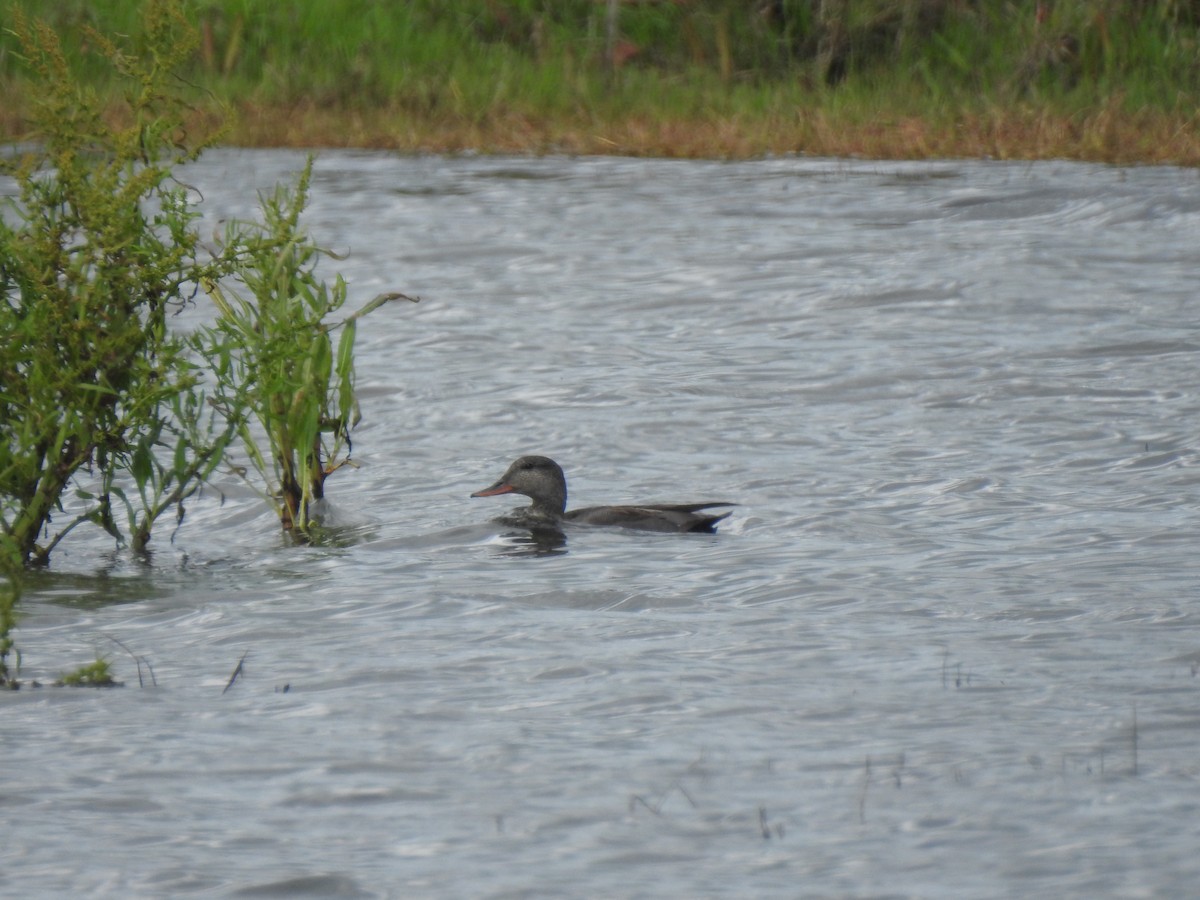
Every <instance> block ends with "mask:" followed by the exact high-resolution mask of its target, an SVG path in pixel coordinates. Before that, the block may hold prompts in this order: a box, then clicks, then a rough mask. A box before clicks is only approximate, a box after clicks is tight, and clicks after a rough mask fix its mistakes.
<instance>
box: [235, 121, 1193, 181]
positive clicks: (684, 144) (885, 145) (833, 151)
mask: <svg viewBox="0 0 1200 900" xmlns="http://www.w3.org/2000/svg"><path fill="white" fill-rule="evenodd" d="M221 143H222V144H225V145H229V146H235V147H246V148H254V147H262V148H266V147H292V148H301V147H304V148H313V149H322V148H326V149H331V148H339V149H364V150H394V151H397V152H402V153H445V154H453V153H468V152H470V153H481V154H485V155H491V154H497V155H498V154H529V155H547V154H565V155H581V156H591V155H600V156H634V157H638V156H644V157H654V158H667V159H670V158H676V159H755V158H760V157H764V156H784V155H802V156H818V157H830V158H839V157H840V158H854V159H880V160H889V159H890V160H900V159H903V160H917V159H930V160H932V159H998V160H1022V161H1034V160H1051V159H1063V160H1072V161H1078V162H1093V163H1106V164H1110V165H1171V166H1180V167H1184V168H1196V167H1200V123H1197V122H1195V121H1191V120H1187V119H1183V118H1180V117H1175V116H1169V115H1166V114H1163V113H1158V112H1145V113H1140V114H1129V113H1124V112H1121V111H1118V110H1116V109H1101V110H1097V111H1092V112H1088V113H1077V114H1073V115H1069V114H1063V113H1052V112H1048V111H1045V110H1035V109H995V110H991V111H989V112H987V113H981V114H960V115H958V116H956V117H949V116H947V117H946V118H945V119H940V120H938V121H931V120H930V119H928V118H923V117H920V116H917V115H904V116H899V115H897V116H880V117H878V118H875V119H870V120H867V121H861V117H859V116H838V115H836V114H831V113H829V112H828V111H826V110H821V109H814V110H808V111H798V112H797V113H796V115H795V116H794V118H793V121H789V122H781V121H779V119H778V117H742V116H707V117H701V118H695V119H682V118H681V119H663V118H655V119H651V118H649V117H641V116H624V117H614V118H612V119H609V120H602V121H584V120H583V119H582V117H575V118H544V117H534V116H530V115H524V114H517V113H511V114H507V115H504V114H500V115H489V116H488V117H487V119H486V120H485V121H482V122H478V121H474V122H473V121H461V120H452V119H427V120H419V119H414V118H413V117H412V116H411V115H409V114H407V113H405V112H403V111H401V110H398V109H393V110H388V109H380V110H355V109H327V108H318V107H315V106H294V107H290V108H275V107H272V108H263V107H256V106H250V105H243V106H241V107H240V108H238V109H235V110H233V111H231V113H230V115H229V119H228V128H227V132H226V134H225V136H224V137H223V139H222V141H221Z"/></svg>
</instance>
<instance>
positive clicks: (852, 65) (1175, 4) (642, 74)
mask: <svg viewBox="0 0 1200 900" xmlns="http://www.w3.org/2000/svg"><path fill="white" fill-rule="evenodd" d="M16 5H17V6H19V7H20V8H21V9H22V10H24V11H25V12H27V13H28V14H29V15H32V16H38V17H42V18H45V19H46V20H47V21H49V22H50V23H51V24H52V25H53V26H54V27H55V28H56V29H57V30H58V31H59V33H60V34H62V35H64V38H65V41H66V43H67V46H68V48H69V52H70V54H71V56H72V58H73V59H74V60H75V61H76V64H77V65H79V66H81V67H83V69H84V70H85V71H90V70H89V68H88V67H90V66H93V65H95V66H96V68H95V70H94V71H95V78H94V82H93V83H94V84H95V88H96V90H97V91H99V92H101V93H102V94H103V93H104V92H106V91H107V90H108V85H107V84H106V82H105V78H107V75H105V74H103V69H102V68H101V67H100V66H99V65H98V64H96V63H94V62H93V61H92V60H91V59H90V57H89V54H88V49H89V45H90V40H89V38H88V36H87V33H86V30H85V29H84V28H83V27H82V26H84V25H90V26H92V27H95V28H97V29H99V30H100V31H102V32H109V33H122V34H136V33H137V31H138V27H139V26H138V20H139V10H140V6H141V3H140V2H138V0H112V2H110V3H108V4H104V5H103V8H100V7H101V4H93V3H84V2H78V0H73V2H63V0H58V2H51V0H20V2H18V3H17V4H16ZM185 5H186V8H187V9H188V14H189V18H190V19H191V20H192V21H193V22H194V23H195V26H196V28H197V32H198V37H199V40H198V45H197V49H196V53H195V57H194V60H193V62H192V64H191V67H190V70H189V71H188V73H187V77H188V78H189V79H190V80H191V81H192V82H193V83H194V84H195V85H196V87H197V92H196V97H197V110H196V115H197V116H206V117H207V116H214V115H220V114H222V113H220V112H219V110H221V109H222V108H224V109H225V110H226V111H229V112H231V113H232V115H231V117H230V122H231V129H230V131H229V133H228V138H227V139H228V141H229V142H231V143H236V144H243V145H252V146H266V145H291V146H359V147H388V148H396V149H400V150H409V151H419V150H431V151H457V150H467V149H472V150H480V151H484V152H489V151H513V152H572V153H625V154H651V155H662V156H734V157H744V156H754V155H759V154H763V153H785V152H803V153H810V154H814V155H839V156H841V155H862V156H870V157H880V158H920V157H927V156H992V157H998V158H1026V159H1028V158H1044V157H1066V158H1075V159H1089V160H1104V161H1112V162H1175V163H1182V164H1186V165H1197V164H1200V0H1143V2H1139V3H1128V2H1115V0H1090V2H1085V0H1059V2H1057V3H1037V2H1033V0H1012V2H1001V0H975V2H970V0H659V2H652V0H642V2H629V0H626V2H622V3H614V4H610V3H608V2H607V0H508V2H501V0H410V2H407V3H387V2H383V0H309V2H297V3H291V4H272V3H254V2H250V0H204V2H199V0H192V2H188V3H187V4H185ZM9 8H10V9H11V7H9ZM0 41H2V43H0V91H2V92H3V96H4V98H5V103H4V106H3V111H2V112H0V134H3V135H4V136H6V137H8V138H14V137H19V136H20V135H21V134H22V133H23V130H24V128H25V117H26V113H27V110H26V109H25V107H24V105H23V104H24V102H25V101H24V96H25V92H24V91H23V90H22V86H23V83H24V82H23V79H24V75H23V74H22V69H21V66H20V64H19V61H18V60H17V59H16V58H15V54H14V48H13V45H12V42H11V39H10V37H9V36H7V35H5V36H4V37H3V38H0ZM112 115H113V116H114V117H119V116H120V110H119V108H118V107H116V106H115V105H114V107H113V112H112Z"/></svg>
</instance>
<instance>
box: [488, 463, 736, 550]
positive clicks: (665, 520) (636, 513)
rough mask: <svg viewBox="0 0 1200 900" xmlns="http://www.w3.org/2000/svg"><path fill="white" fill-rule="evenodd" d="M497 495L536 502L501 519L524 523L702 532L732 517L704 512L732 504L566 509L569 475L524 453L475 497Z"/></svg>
mask: <svg viewBox="0 0 1200 900" xmlns="http://www.w3.org/2000/svg"><path fill="white" fill-rule="evenodd" d="M498 494H522V495H524V496H526V497H528V498H529V499H530V500H532V501H533V503H532V504H530V506H528V507H527V508H524V509H517V510H514V511H513V513H512V514H510V515H508V516H505V517H504V518H503V519H502V521H504V522H505V523H507V524H514V525H524V526H531V527H537V526H556V525H557V524H558V523H560V522H570V523H574V524H580V525H616V526H620V527H621V528H636V529H638V530H640V531H698V532H704V533H707V534H715V533H716V530H717V528H716V525H717V523H718V522H720V521H721V520H722V519H724V518H725V517H727V516H728V515H729V513H728V512H723V513H719V514H714V513H706V512H703V510H706V509H711V508H712V507H714V506H736V504H734V503H725V502H716V501H713V502H708V503H649V504H640V503H639V504H637V505H636V506H588V507H584V508H583V509H572V510H570V511H568V510H567V479H566V477H565V476H564V475H563V470H562V468H561V467H560V466H559V464H558V463H556V462H555V461H554V460H552V459H550V458H549V457H545V456H522V457H521V458H520V459H518V460H517V461H516V462H514V463H513V464H512V465H511V466H509V467H508V471H507V472H505V473H504V474H503V475H501V476H500V480H499V481H497V482H496V483H495V484H493V485H492V486H491V487H487V488H484V489H483V490H482V491H476V492H475V493H473V494H472V495H471V496H472V497H495V496H496V495H498Z"/></svg>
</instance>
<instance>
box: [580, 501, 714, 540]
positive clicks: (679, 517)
mask: <svg viewBox="0 0 1200 900" xmlns="http://www.w3.org/2000/svg"><path fill="white" fill-rule="evenodd" d="M718 506H733V504H732V503H719V502H716V503H655V504H649V505H638V506H587V507H584V508H583V509H572V510H570V511H569V512H567V513H566V514H565V515H564V516H563V518H564V519H565V520H566V521H568V522H574V523H576V524H580V525H611V526H615V527H619V528H634V529H637V530H638V531H668V532H699V533H702V534H715V533H716V530H717V528H716V526H717V523H718V522H720V521H721V520H722V519H725V518H727V517H728V516H729V515H730V512H729V511H726V512H723V513H706V512H704V510H706V509H712V508H714V507H718Z"/></svg>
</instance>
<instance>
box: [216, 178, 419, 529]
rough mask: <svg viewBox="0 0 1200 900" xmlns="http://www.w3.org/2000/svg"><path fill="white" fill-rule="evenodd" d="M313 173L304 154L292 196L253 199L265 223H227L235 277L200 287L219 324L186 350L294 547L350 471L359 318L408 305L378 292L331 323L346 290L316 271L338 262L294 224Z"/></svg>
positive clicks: (281, 192)
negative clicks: (332, 487)
mask: <svg viewBox="0 0 1200 900" xmlns="http://www.w3.org/2000/svg"><path fill="white" fill-rule="evenodd" d="M312 166H313V160H312V158H311V157H310V158H309V160H308V162H307V164H306V165H305V167H304V170H303V171H302V172H301V173H300V177H299V180H298V182H297V184H296V187H295V188H294V189H289V188H286V187H278V188H276V189H275V191H274V192H273V193H271V194H265V195H263V196H262V197H261V207H262V222H261V223H245V222H232V223H230V224H229V226H228V227H227V230H226V234H225V238H224V240H223V244H222V246H223V249H224V250H225V251H227V252H234V253H236V255H237V256H238V260H239V262H238V267H237V271H236V275H235V277H234V278H232V279H229V280H228V281H227V282H226V283H224V284H222V283H220V282H218V281H216V280H213V279H208V280H205V282H204V289H205V291H206V292H207V293H208V294H209V296H211V297H212V300H213V302H214V303H215V304H216V306H217V310H218V317H217V321H216V324H215V325H214V326H211V327H207V328H204V329H202V330H201V332H200V333H199V334H198V335H197V336H196V339H195V340H194V341H193V346H194V348H195V349H196V351H197V352H198V353H199V354H200V355H202V356H203V357H204V358H205V359H206V360H207V362H208V366H209V367H210V369H211V370H212V371H213V372H214V373H215V375H216V377H217V387H216V391H217V398H216V400H217V403H218V406H219V408H220V409H222V410H223V411H224V412H225V414H226V416H227V417H228V419H229V420H230V421H233V422H235V423H236V424H237V431H238V435H239V436H240V438H241V442H242V445H243V447H244V449H245V451H246V454H247V456H248V458H249V460H250V468H251V469H252V470H253V472H254V473H255V475H256V476H257V478H256V487H258V489H259V491H260V493H261V494H262V495H263V496H264V497H265V498H266V499H267V500H268V501H269V502H270V503H271V504H272V506H273V507H274V509H275V512H276V514H277V515H278V516H279V520H280V522H281V524H282V525H283V528H284V530H285V531H287V532H289V533H291V534H293V535H294V536H297V537H300V538H306V537H307V536H308V534H309V530H310V526H311V525H312V524H314V519H313V509H314V505H315V504H316V502H317V501H319V500H321V499H322V498H324V496H325V480H326V479H327V478H328V477H329V476H330V475H332V474H333V473H334V472H335V471H337V470H338V469H340V468H342V467H343V466H346V465H353V462H352V460H351V456H350V451H351V441H350V432H351V430H352V429H353V428H354V426H355V425H356V424H357V423H358V420H359V409H358V400H357V398H356V396H355V391H354V339H355V335H356V333H357V322H358V319H359V318H360V317H361V316H363V315H365V314H367V313H368V312H371V311H372V310H374V309H377V308H378V307H380V306H382V305H383V304H384V303H386V302H388V301H389V300H393V299H396V298H401V297H403V298H404V299H409V300H411V299H412V298H410V297H404V295H403V294H394V293H393V294H381V295H380V296H378V297H376V298H375V299H373V300H372V301H370V302H369V303H368V304H366V306H364V307H363V308H361V309H359V310H358V311H356V312H354V313H352V314H350V315H348V316H345V317H344V318H341V319H336V318H334V317H336V316H337V315H338V313H340V311H341V310H342V307H343V306H344V305H345V303H346V296H347V291H346V282H345V281H344V280H343V279H342V277H341V276H340V275H338V276H337V277H336V278H335V279H334V281H333V283H332V284H329V283H328V282H326V281H324V280H323V279H322V278H321V277H319V276H318V274H317V271H316V269H317V264H318V262H319V261H320V260H321V259H322V258H336V255H335V254H334V253H333V252H332V251H330V250H327V249H325V248H322V247H320V246H318V245H317V244H316V243H315V242H314V241H313V240H312V238H311V237H310V236H309V235H308V234H307V233H306V232H305V231H304V230H303V228H302V227H301V225H300V215H301V213H302V212H303V210H304V208H305V206H306V205H307V202H308V192H309V185H310V182H311V177H312ZM337 332H340V334H338V335H337V342H336V344H335V342H334V335H335V333H337Z"/></svg>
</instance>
